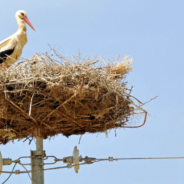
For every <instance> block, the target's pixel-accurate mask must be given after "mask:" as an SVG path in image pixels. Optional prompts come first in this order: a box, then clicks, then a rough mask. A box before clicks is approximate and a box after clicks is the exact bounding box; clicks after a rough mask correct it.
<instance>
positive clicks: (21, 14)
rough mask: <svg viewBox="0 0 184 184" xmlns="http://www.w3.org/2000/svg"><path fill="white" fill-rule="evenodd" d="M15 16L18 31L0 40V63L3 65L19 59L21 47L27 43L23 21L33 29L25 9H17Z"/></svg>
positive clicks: (9, 64)
mask: <svg viewBox="0 0 184 184" xmlns="http://www.w3.org/2000/svg"><path fill="white" fill-rule="evenodd" d="M15 18H16V20H17V24H18V31H17V32H16V33H14V34H13V35H11V36H10V37H8V38H6V39H5V40H3V41H1V42H0V64H1V65H2V66H3V67H9V66H11V65H12V64H13V63H15V62H16V61H18V60H19V58H20V56H21V54H22V50H23V47H24V45H25V44H26V43H27V33H26V31H27V29H26V24H25V22H26V23H27V24H28V25H29V26H30V27H31V28H32V29H33V30H34V31H35V29H34V27H33V25H32V24H31V22H30V21H29V19H28V18H27V14H26V12H25V11H23V10H19V11H17V12H16V14H15Z"/></svg>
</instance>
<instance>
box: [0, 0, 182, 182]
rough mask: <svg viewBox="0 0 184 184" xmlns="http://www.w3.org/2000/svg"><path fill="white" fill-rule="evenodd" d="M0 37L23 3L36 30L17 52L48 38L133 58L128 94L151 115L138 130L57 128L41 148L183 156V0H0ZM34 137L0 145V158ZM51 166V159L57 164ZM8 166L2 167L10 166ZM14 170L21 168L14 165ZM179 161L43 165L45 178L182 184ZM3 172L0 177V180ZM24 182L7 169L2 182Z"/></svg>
mask: <svg viewBox="0 0 184 184" xmlns="http://www.w3.org/2000/svg"><path fill="white" fill-rule="evenodd" d="M0 7H1V12H0V14H1V18H0V25H1V29H0V40H3V39H5V38H6V37H8V36H10V35H11V34H13V33H14V32H15V31H16V30H17V23H16V20H15V18H14V17H15V12H16V11H17V10H20V9H23V10H25V11H26V12H27V14H28V18H29V19H30V21H31V22H32V24H33V26H34V27H35V29H36V32H34V31H33V30H32V29H31V28H29V27H27V28H28V43H27V45H26V46H25V48H24V51H23V54H22V57H24V58H30V57H31V56H32V55H33V54H35V53H42V52H45V51H48V50H49V46H48V44H50V45H53V44H55V45H56V47H58V48H60V49H59V51H60V53H61V54H63V55H65V56H66V55H67V56H72V55H77V54H78V50H79V49H80V51H81V53H82V55H83V56H85V55H87V56H93V55H103V57H104V58H108V59H112V58H113V57H114V56H116V55H121V56H124V55H126V54H127V55H129V56H130V57H134V61H133V65H134V69H133V71H132V72H131V73H130V74H129V76H128V78H127V79H128V81H129V86H132V85H133V86H134V88H135V90H134V92H133V95H134V96H136V97H137V98H138V99H140V100H141V101H147V100H149V99H150V98H152V97H154V96H157V95H158V98H157V99H155V100H154V101H152V102H150V103H149V104H147V105H145V109H146V110H147V111H148V112H149V113H150V114H151V115H149V116H148V119H147V122H146V125H145V126H144V127H142V128H139V129H126V130H124V129H119V130H117V136H116V137H115V132H114V130H111V131H110V132H109V135H108V138H106V137H105V135H104V134H103V133H101V134H92V135H91V134H85V135H84V136H82V139H81V143H80V145H79V144H78V141H79V138H80V137H79V136H71V137H69V138H65V137H63V136H62V135H60V136H57V137H55V138H54V139H51V140H45V141H44V148H45V150H46V153H47V155H55V156H56V157H59V158H62V157H64V156H69V155H71V154H72V151H73V147H74V146H75V145H77V146H78V148H79V151H80V154H81V155H82V156H86V155H88V156H93V157H97V158H107V157H109V156H113V157H157V156H163V157H164V156H173V157H174V156H184V141H183V140H184V120H183V115H184V99H183V94H184V83H183V79H184V72H183V70H184V58H183V53H184V23H183V17H184V1H183V0H65V1H64V0H44V1H43V0H39V1H37V0H31V1H25V0H16V1H13V0H6V1H2V0H1V1H0ZM30 149H32V150H34V149H35V144H34V142H33V143H32V144H31V145H28V143H27V142H25V143H23V142H22V141H21V142H15V143H14V144H13V143H9V144H7V145H5V146H0V150H1V152H2V154H3V157H10V158H12V159H17V158H18V157H20V156H29V154H30ZM57 166H58V165H57ZM12 167H13V165H11V166H5V167H4V170H11V169H12ZM16 169H22V168H21V167H19V166H18V167H17V168H16ZM183 171H184V160H137V161H136V160H134V161H118V162H110V163H109V162H100V163H96V164H93V165H87V166H81V168H80V170H79V173H78V174H75V172H74V170H73V169H62V170H54V171H46V172H45V184H50V183H55V184H62V183H64V184H86V183H88V184H94V183H106V184H112V183H116V184H122V183H126V184H173V183H177V184H182V183H184V174H183ZM7 177H8V175H7V174H2V175H1V176H0V183H1V182H3V181H4V180H5V179H6V178H7ZM20 182H21V183H31V181H30V179H29V178H28V176H27V175H26V174H25V175H13V176H12V177H11V178H10V180H9V181H8V182H7V184H8V183H14V184H19V183H20Z"/></svg>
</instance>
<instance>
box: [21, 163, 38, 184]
mask: <svg viewBox="0 0 184 184" xmlns="http://www.w3.org/2000/svg"><path fill="white" fill-rule="evenodd" d="M19 164H20V165H21V166H22V167H23V168H24V169H25V170H26V173H27V174H28V176H29V178H30V180H31V181H32V183H34V184H35V182H34V181H33V180H32V178H31V176H30V175H29V172H28V170H27V169H26V167H25V166H24V165H22V164H21V163H19Z"/></svg>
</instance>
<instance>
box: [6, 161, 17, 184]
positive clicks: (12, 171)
mask: <svg viewBox="0 0 184 184" xmlns="http://www.w3.org/2000/svg"><path fill="white" fill-rule="evenodd" d="M17 164H18V162H16V163H15V165H14V166H13V169H12V172H11V173H10V175H9V176H8V178H7V179H6V180H5V181H4V182H3V183H2V184H4V183H6V182H7V181H8V180H9V178H10V177H11V175H12V174H13V171H14V169H15V167H16V165H17Z"/></svg>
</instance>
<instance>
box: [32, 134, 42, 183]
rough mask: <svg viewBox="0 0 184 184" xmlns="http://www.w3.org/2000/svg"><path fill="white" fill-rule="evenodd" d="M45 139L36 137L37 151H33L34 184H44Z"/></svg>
mask: <svg viewBox="0 0 184 184" xmlns="http://www.w3.org/2000/svg"><path fill="white" fill-rule="evenodd" d="M44 156H45V151H44V150H43V138H41V137H38V136H37V137H36V151H32V150H31V171H32V181H33V182H32V184H44V170H43V169H44V163H43V158H44Z"/></svg>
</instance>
